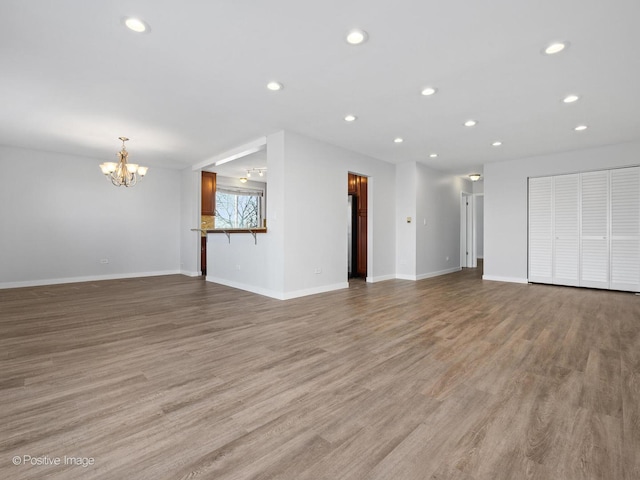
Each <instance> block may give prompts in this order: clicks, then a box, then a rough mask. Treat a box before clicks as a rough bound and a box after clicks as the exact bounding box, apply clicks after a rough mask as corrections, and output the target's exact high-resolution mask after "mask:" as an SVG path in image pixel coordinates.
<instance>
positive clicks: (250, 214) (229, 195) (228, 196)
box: [215, 188, 262, 228]
mask: <svg viewBox="0 0 640 480" xmlns="http://www.w3.org/2000/svg"><path fill="white" fill-rule="evenodd" d="M261 206H262V192H254V191H247V192H241V191H235V190H233V191H232V190H226V189H224V188H219V189H218V190H217V191H216V223H215V228H257V227H259V226H260V221H261V217H262V209H261Z"/></svg>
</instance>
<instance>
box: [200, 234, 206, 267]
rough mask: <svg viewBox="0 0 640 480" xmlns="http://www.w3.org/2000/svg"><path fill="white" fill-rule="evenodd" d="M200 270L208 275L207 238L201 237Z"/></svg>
mask: <svg viewBox="0 0 640 480" xmlns="http://www.w3.org/2000/svg"><path fill="white" fill-rule="evenodd" d="M200 270H202V275H207V237H206V236H205V237H200Z"/></svg>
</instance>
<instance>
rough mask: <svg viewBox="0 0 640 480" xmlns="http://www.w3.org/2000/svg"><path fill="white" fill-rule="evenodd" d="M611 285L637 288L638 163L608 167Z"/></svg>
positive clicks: (639, 256)
mask: <svg viewBox="0 0 640 480" xmlns="http://www.w3.org/2000/svg"><path fill="white" fill-rule="evenodd" d="M611 288H612V289H615V290H627V291H632V292H640V167H632V168H621V169H619V170H612V171H611Z"/></svg>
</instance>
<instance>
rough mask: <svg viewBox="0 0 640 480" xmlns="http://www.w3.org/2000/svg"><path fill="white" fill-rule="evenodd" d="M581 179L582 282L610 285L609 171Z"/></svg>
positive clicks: (592, 173)
mask: <svg viewBox="0 0 640 480" xmlns="http://www.w3.org/2000/svg"><path fill="white" fill-rule="evenodd" d="M581 180H582V182H581V183H582V186H581V196H582V202H581V204H582V205H581V206H582V215H581V232H580V233H581V235H580V241H581V245H580V247H581V248H580V252H581V259H580V286H582V287H592V288H609V172H608V171H599V172H587V173H583V174H581Z"/></svg>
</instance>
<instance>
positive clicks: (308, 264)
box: [207, 132, 395, 298]
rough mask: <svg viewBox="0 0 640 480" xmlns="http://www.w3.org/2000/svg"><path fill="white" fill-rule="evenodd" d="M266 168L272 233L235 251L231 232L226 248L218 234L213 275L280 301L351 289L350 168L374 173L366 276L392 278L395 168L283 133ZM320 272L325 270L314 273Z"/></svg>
mask: <svg viewBox="0 0 640 480" xmlns="http://www.w3.org/2000/svg"><path fill="white" fill-rule="evenodd" d="M267 167H268V169H269V179H268V194H267V210H268V218H267V229H268V232H267V233H266V234H260V235H258V245H257V246H256V245H254V244H253V238H251V241H250V242H246V241H244V240H241V241H238V242H237V243H236V244H235V245H236V247H237V248H236V247H229V246H228V242H227V240H226V237H225V238H224V242H227V246H226V247H225V246H224V242H222V241H220V240H219V239H218V238H216V239H215V240H214V243H210V244H209V246H213V248H212V249H211V250H212V256H211V257H210V258H211V262H212V264H213V270H212V272H211V275H210V276H209V275H207V279H210V280H214V281H217V282H219V283H225V284H229V285H232V286H236V287H239V288H244V289H246V290H250V291H256V292H258V293H262V294H266V295H270V296H273V297H275V298H294V297H297V296H301V295H307V294H311V293H318V292H322V291H328V290H333V289H337V288H346V287H347V286H348V281H347V224H346V221H345V216H346V212H347V198H348V196H347V180H348V172H354V173H358V174H360V175H364V176H367V177H369V192H368V193H369V205H368V230H369V242H370V249H369V252H368V254H369V262H368V279H369V280H370V281H375V280H379V279H386V278H394V276H395V262H394V255H395V230H394V228H393V225H392V224H391V223H390V219H391V218H393V216H394V214H395V193H394V192H395V188H394V187H395V169H394V166H393V165H391V164H389V163H386V162H382V161H379V160H376V159H373V158H370V157H366V156H363V155H360V154H357V153H354V152H350V151H348V150H344V149H342V148H339V147H336V146H333V145H328V144H326V143H323V142H320V141H317V140H314V139H311V138H308V137H304V136H302V135H297V134H294V133H291V132H280V133H278V134H275V135H272V136H269V137H268V138H267ZM214 235H217V236H218V237H219V234H211V235H209V238H211V237H212V236H214ZM237 235H240V234H237ZM245 236H246V235H245ZM234 238H235V237H234V236H232V237H231V242H232V244H234ZM249 251H250V252H249ZM258 251H262V253H261V255H264V256H265V262H266V263H265V269H266V273H264V274H262V273H258V272H257V271H256V270H255V269H254V268H253V265H255V264H256V263H255V262H257V261H258V260H257V257H255V256H254V253H255V252H258ZM218 254H224V255H226V258H225V260H224V261H223V262H221V261H218V263H216V255H218ZM245 255H249V257H245ZM243 258H253V259H254V260H255V261H253V260H252V261H251V262H250V263H251V265H252V267H251V268H250V269H247V268H245V267H243V266H242V265H243V263H242V262H243ZM245 263H246V262H245ZM237 265H241V268H240V270H238V269H237ZM318 269H319V270H320V271H321V273H315V272H316V270H318ZM243 272H244V273H243Z"/></svg>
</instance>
